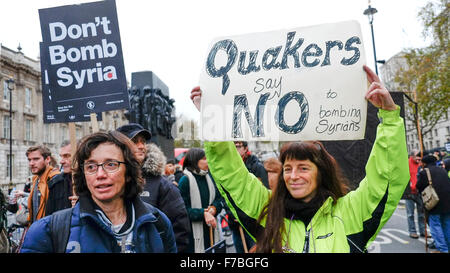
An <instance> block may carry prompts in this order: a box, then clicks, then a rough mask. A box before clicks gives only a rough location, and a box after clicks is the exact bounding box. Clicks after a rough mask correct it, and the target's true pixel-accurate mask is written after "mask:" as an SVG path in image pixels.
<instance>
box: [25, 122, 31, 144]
mask: <svg viewBox="0 0 450 273" xmlns="http://www.w3.org/2000/svg"><path fill="white" fill-rule="evenodd" d="M31 126H32V124H31V120H29V119H27V120H25V140H28V141H31V136H32V135H31Z"/></svg>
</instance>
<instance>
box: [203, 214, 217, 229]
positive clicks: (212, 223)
mask: <svg viewBox="0 0 450 273" xmlns="http://www.w3.org/2000/svg"><path fill="white" fill-rule="evenodd" d="M204 216H205V222H206V224H207V225H208V226H212V228H216V226H217V221H216V218H215V217H214V216H213V215H212V214H211V213H209V212H208V211H206V210H205V212H204Z"/></svg>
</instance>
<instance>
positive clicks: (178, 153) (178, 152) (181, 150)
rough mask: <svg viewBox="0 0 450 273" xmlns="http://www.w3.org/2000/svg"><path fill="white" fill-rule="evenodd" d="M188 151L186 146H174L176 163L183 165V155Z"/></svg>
mask: <svg viewBox="0 0 450 273" xmlns="http://www.w3.org/2000/svg"><path fill="white" fill-rule="evenodd" d="M188 151H189V149H188V148H175V150H174V156H175V159H176V160H177V162H178V164H180V165H181V166H183V162H184V156H185V155H186V153H187V152H188Z"/></svg>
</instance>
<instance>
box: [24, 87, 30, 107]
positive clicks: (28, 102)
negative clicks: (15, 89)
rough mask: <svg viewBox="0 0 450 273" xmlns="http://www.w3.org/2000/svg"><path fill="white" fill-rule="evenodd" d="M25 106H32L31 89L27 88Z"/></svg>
mask: <svg viewBox="0 0 450 273" xmlns="http://www.w3.org/2000/svg"><path fill="white" fill-rule="evenodd" d="M25 107H31V90H30V89H29V88H25Z"/></svg>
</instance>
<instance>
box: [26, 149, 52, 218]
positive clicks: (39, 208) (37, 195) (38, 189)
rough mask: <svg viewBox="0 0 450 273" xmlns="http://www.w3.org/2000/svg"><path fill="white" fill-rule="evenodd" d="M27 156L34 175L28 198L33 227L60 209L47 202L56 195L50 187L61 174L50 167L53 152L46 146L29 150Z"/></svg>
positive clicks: (29, 216)
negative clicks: (34, 223) (38, 221)
mask: <svg viewBox="0 0 450 273" xmlns="http://www.w3.org/2000/svg"><path fill="white" fill-rule="evenodd" d="M26 156H27V158H28V166H29V167H30V170H31V173H32V174H33V179H32V181H33V182H32V186H31V191H30V195H29V197H28V211H29V214H28V223H29V225H31V224H32V223H33V222H35V221H36V220H39V219H41V218H43V217H44V216H46V215H50V214H52V213H53V212H55V209H58V208H56V207H54V206H47V202H48V200H49V197H50V196H51V195H56V193H54V192H53V188H52V192H50V189H49V185H52V184H53V182H54V181H52V180H53V178H55V176H56V175H57V174H59V173H60V172H59V170H58V169H55V168H53V167H52V166H51V165H50V160H51V152H50V150H49V149H48V148H47V147H45V146H42V145H39V146H33V147H30V148H28V150H27V151H26ZM52 198H53V197H52Z"/></svg>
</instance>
